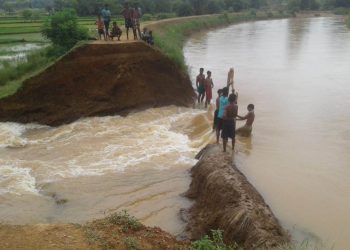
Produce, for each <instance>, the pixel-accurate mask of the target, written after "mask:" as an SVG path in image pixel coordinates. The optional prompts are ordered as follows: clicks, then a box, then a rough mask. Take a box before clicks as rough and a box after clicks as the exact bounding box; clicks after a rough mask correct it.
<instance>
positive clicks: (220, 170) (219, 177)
mask: <svg viewBox="0 0 350 250" xmlns="http://www.w3.org/2000/svg"><path fill="white" fill-rule="evenodd" d="M221 150H222V149H221V147H220V148H219V147H218V146H216V145H209V146H207V148H205V149H204V150H203V151H202V155H201V159H200V161H199V162H198V163H197V164H196V166H194V167H193V168H192V170H191V174H192V183H191V186H190V189H189V190H188V192H187V193H186V196H187V197H189V198H192V199H195V203H194V205H193V207H192V208H190V210H189V214H188V217H189V224H188V230H189V233H190V237H191V238H192V239H199V238H201V237H202V236H203V235H205V234H208V233H209V232H210V230H211V229H220V230H223V231H224V239H225V241H227V243H233V242H236V243H238V245H240V246H241V247H243V248H244V249H271V248H273V247H276V246H278V245H280V244H283V243H286V242H288V241H289V237H288V235H287V233H286V232H285V231H284V230H283V229H282V227H281V226H280V224H279V222H278V221H277V219H276V218H275V216H274V215H273V213H272V211H271V210H270V208H269V206H268V205H266V203H265V202H264V199H263V198H262V196H261V195H260V194H259V193H258V192H257V191H256V189H255V188H254V187H253V186H252V185H251V184H250V183H249V182H248V181H247V179H246V177H245V176H244V175H243V174H242V173H241V172H240V171H239V170H238V169H237V168H236V167H235V166H233V165H232V156H230V154H227V153H222V152H221Z"/></svg>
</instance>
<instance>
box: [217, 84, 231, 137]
mask: <svg viewBox="0 0 350 250" xmlns="http://www.w3.org/2000/svg"><path fill="white" fill-rule="evenodd" d="M228 103H229V102H228V88H227V87H225V88H223V89H222V96H221V97H220V99H219V107H216V108H217V109H218V110H219V111H218V118H217V124H216V143H219V138H220V132H221V130H222V125H223V117H224V113H225V108H226V106H227V105H228Z"/></svg>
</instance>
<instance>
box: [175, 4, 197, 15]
mask: <svg viewBox="0 0 350 250" xmlns="http://www.w3.org/2000/svg"><path fill="white" fill-rule="evenodd" d="M176 14H177V15H178V16H191V15H193V9H192V6H191V4H189V3H187V2H183V3H181V4H180V5H179V7H178V9H177V12H176Z"/></svg>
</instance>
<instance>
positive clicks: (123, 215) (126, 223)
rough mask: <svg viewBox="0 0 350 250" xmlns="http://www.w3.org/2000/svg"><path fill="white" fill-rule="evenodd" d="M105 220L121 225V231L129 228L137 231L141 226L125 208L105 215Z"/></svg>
mask: <svg viewBox="0 0 350 250" xmlns="http://www.w3.org/2000/svg"><path fill="white" fill-rule="evenodd" d="M107 221H108V222H109V223H110V224H112V225H119V226H122V231H123V232H127V231H129V230H130V229H131V230H133V231H137V230H139V229H141V228H142V227H143V225H142V224H141V222H139V221H138V220H137V219H136V218H135V217H133V216H131V215H129V214H128V213H127V211H126V210H123V211H122V212H119V213H114V214H111V215H110V216H108V217H107Z"/></svg>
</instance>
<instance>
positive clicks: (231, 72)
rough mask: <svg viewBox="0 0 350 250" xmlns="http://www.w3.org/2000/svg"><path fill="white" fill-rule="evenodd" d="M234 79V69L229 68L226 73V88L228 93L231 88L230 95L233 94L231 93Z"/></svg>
mask: <svg viewBox="0 0 350 250" xmlns="http://www.w3.org/2000/svg"><path fill="white" fill-rule="evenodd" d="M234 78H235V71H234V69H233V68H230V70H229V72H228V74H227V86H226V87H227V88H228V91H229V92H230V86H231V87H232V94H234V93H233V91H234V89H235V88H234V85H233V84H234Z"/></svg>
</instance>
